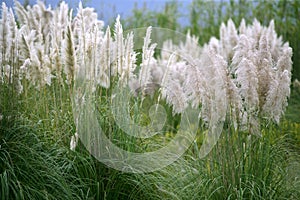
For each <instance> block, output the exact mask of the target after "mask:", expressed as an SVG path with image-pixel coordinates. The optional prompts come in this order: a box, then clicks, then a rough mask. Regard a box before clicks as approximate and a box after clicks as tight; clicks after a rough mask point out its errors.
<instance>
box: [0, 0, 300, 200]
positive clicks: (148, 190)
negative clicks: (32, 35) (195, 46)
mask: <svg viewBox="0 0 300 200" xmlns="http://www.w3.org/2000/svg"><path fill="white" fill-rule="evenodd" d="M179 5H180V2H179V3H177V2H170V3H167V4H166V6H165V8H164V9H163V10H162V11H159V12H154V11H148V10H147V8H146V7H145V8H143V9H142V10H138V9H135V10H134V11H133V15H132V16H131V17H129V18H128V19H123V22H122V23H123V24H124V27H125V28H124V29H126V28H132V27H145V26H149V25H151V26H159V27H165V28H170V29H174V30H179V31H187V30H190V31H191V33H192V34H194V35H197V36H199V44H201V45H202V44H204V43H207V42H208V41H209V38H210V37H211V36H218V35H219V27H220V24H221V22H222V21H227V19H229V18H231V19H233V21H234V22H235V23H236V24H239V23H240V21H241V20H242V18H245V20H246V21H247V22H250V21H252V20H253V18H254V17H256V18H257V19H258V20H259V21H260V22H261V23H262V24H264V25H268V23H269V21H270V20H271V19H274V20H275V25H276V31H277V33H278V35H282V36H283V40H284V41H289V42H290V45H291V47H292V48H293V62H294V64H293V79H296V78H298V79H300V63H299V62H300V40H299V35H300V2H299V1H297V0H295V1H276V2H273V1H257V2H255V3H252V2H249V1H243V0H240V1H229V2H228V1H218V2H217V3H216V2H213V1H201V0H199V1H194V2H193V3H192V4H191V6H190V12H189V17H190V24H189V25H187V26H183V25H180V24H179V23H178V21H177V19H178V17H180V13H179V11H178V6H179ZM1 69H2V66H1ZM12 74H13V73H12ZM12 77H13V75H12ZM14 84H15V82H14V81H12V82H9V81H4V82H2V83H0V94H1V96H0V199H3V200H6V199H149V200H150V199H151V200H152V199H180V200H181V199H187V200H188V199H216V200H217V199H297V198H298V197H299V196H300V177H299V174H300V156H299V155H300V103H299V99H300V87H298V86H297V85H296V86H295V85H294V86H293V87H292V93H291V97H290V99H289V106H288V109H287V112H286V115H285V116H284V118H283V119H282V120H281V122H280V124H279V125H274V124H269V122H262V124H261V125H260V127H261V128H262V136H261V137H260V136H256V135H249V134H248V133H247V132H242V131H239V132H237V131H235V130H234V128H233V127H232V126H231V125H228V124H225V127H224V129H223V132H222V135H221V139H220V140H219V141H218V144H217V145H216V146H215V148H214V149H213V150H212V151H211V152H210V153H209V155H208V156H207V157H205V158H204V159H200V158H199V157H198V156H199V146H200V145H201V144H202V142H203V141H202V139H203V138H202V137H203V136H202V135H203V132H202V130H199V133H198V139H197V141H195V142H194V144H193V146H191V147H190V148H189V150H188V151H187V152H186V153H185V154H184V156H183V157H181V158H180V159H178V160H177V161H176V162H175V163H173V164H172V165H170V166H168V167H166V168H163V169H161V170H158V171H155V172H152V173H146V174H127V173H123V172H119V171H116V170H114V169H111V168H108V167H106V166H105V165H103V164H102V163H100V162H98V161H97V160H96V159H94V158H93V157H92V156H91V155H89V153H88V152H87V151H86V150H85V148H84V146H83V145H82V144H81V143H80V142H79V145H77V147H76V149H75V151H71V150H70V138H71V136H72V135H74V134H75V132H76V127H75V123H74V119H73V114H72V104H71V97H70V96H71V95H70V93H71V92H72V87H71V86H70V85H68V84H67V83H65V82H63V83H61V82H60V80H58V79H55V80H54V81H53V82H52V84H51V85H50V86H48V85H47V86H45V87H44V88H42V89H40V90H39V91H38V90H36V88H34V87H32V86H31V85H30V83H29V81H28V80H23V86H24V88H23V91H24V92H23V93H21V94H17V91H16V89H15V86H14ZM98 92H99V94H100V96H101V99H99V111H100V113H101V114H103V115H104V116H105V117H104V118H105V121H102V122H101V123H103V127H104V128H103V129H104V130H105V131H106V132H107V134H108V136H110V137H111V138H113V140H114V141H116V143H118V144H119V145H120V146H122V147H124V148H127V149H129V150H134V151H139V150H140V149H137V147H140V146H141V147H142V148H144V149H142V150H145V149H146V150H147V149H148V150H149V149H151V148H152V147H153V146H151V145H153V144H154V148H157V146H155V144H156V143H159V144H162V145H163V144H164V143H166V142H167V141H169V140H170V139H172V137H173V136H174V134H175V133H174V132H172V130H174V129H175V128H176V126H177V125H178V121H177V120H178V119H177V117H178V116H176V117H174V118H176V120H172V118H171V120H170V119H169V118H170V117H171V116H172V110H171V109H169V110H168V113H167V114H168V120H170V121H168V125H169V127H170V128H169V129H168V133H167V134H165V135H161V136H157V137H155V138H154V139H153V140H149V141H139V140H135V139H132V140H130V143H128V137H124V136H122V135H124V133H123V132H122V131H121V130H120V129H118V128H117V127H116V124H115V123H114V122H113V118H112V116H110V113H109V111H108V110H109V102H110V97H109V95H108V94H109V92H111V91H109V89H103V88H101V89H100V90H99V91H98ZM139 100H140V99H139ZM148 101H151V98H148V99H145V100H144V102H143V105H144V107H147V103H148ZM134 103H135V102H133V104H134ZM138 103H140V102H138ZM144 107H143V108H142V109H145V108H144ZM138 112H141V111H140V110H138ZM139 117H140V118H139V119H137V120H139V121H142V122H141V123H145V124H147V120H148V116H139Z"/></svg>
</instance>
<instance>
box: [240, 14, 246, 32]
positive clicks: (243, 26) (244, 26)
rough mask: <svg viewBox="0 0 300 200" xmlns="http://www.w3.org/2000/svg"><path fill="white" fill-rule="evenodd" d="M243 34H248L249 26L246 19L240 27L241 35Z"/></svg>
mask: <svg viewBox="0 0 300 200" xmlns="http://www.w3.org/2000/svg"><path fill="white" fill-rule="evenodd" d="M242 34H247V26H246V21H245V19H244V18H243V19H242V21H241V24H240V26H239V35H242Z"/></svg>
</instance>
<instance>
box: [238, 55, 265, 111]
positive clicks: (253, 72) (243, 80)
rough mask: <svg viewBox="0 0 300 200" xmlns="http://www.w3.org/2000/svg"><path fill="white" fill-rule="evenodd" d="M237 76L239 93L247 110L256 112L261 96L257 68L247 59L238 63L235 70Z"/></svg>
mask: <svg viewBox="0 0 300 200" xmlns="http://www.w3.org/2000/svg"><path fill="white" fill-rule="evenodd" d="M235 74H236V76H237V78H236V84H237V85H238V86H239V93H240V95H241V97H242V99H244V104H245V108H246V110H247V112H250V113H251V112H255V111H257V110H258V104H259V96H258V92H257V91H258V87H259V85H258V78H257V69H256V67H255V66H254V64H253V63H252V62H251V61H250V60H248V59H246V58H243V60H242V61H241V62H240V63H239V64H238V66H237V70H236V71H235Z"/></svg>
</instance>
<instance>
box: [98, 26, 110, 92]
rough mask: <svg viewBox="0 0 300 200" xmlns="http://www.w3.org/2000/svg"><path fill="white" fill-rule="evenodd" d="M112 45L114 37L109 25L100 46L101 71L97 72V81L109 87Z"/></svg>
mask: <svg viewBox="0 0 300 200" xmlns="http://www.w3.org/2000/svg"><path fill="white" fill-rule="evenodd" d="M111 45H112V39H111V33H110V27H107V29H106V32H105V35H104V38H103V41H102V45H101V47H100V52H99V55H101V56H100V66H99V71H98V74H97V82H98V84H99V85H100V86H102V87H105V88H109V86H110V76H111V72H110V64H111V48H112V47H111Z"/></svg>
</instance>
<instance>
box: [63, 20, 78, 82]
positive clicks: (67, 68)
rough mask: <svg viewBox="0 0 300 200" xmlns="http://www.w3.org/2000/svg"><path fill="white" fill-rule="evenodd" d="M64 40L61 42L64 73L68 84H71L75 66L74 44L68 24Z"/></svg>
mask: <svg viewBox="0 0 300 200" xmlns="http://www.w3.org/2000/svg"><path fill="white" fill-rule="evenodd" d="M65 34H66V36H65V40H64V43H63V50H62V55H63V60H64V73H65V74H66V77H67V81H68V84H72V82H73V80H74V78H75V72H76V71H75V70H76V68H77V61H76V57H77V56H76V53H75V44H74V39H73V32H72V30H71V27H70V25H69V26H68V28H67V31H66V33H65Z"/></svg>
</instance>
